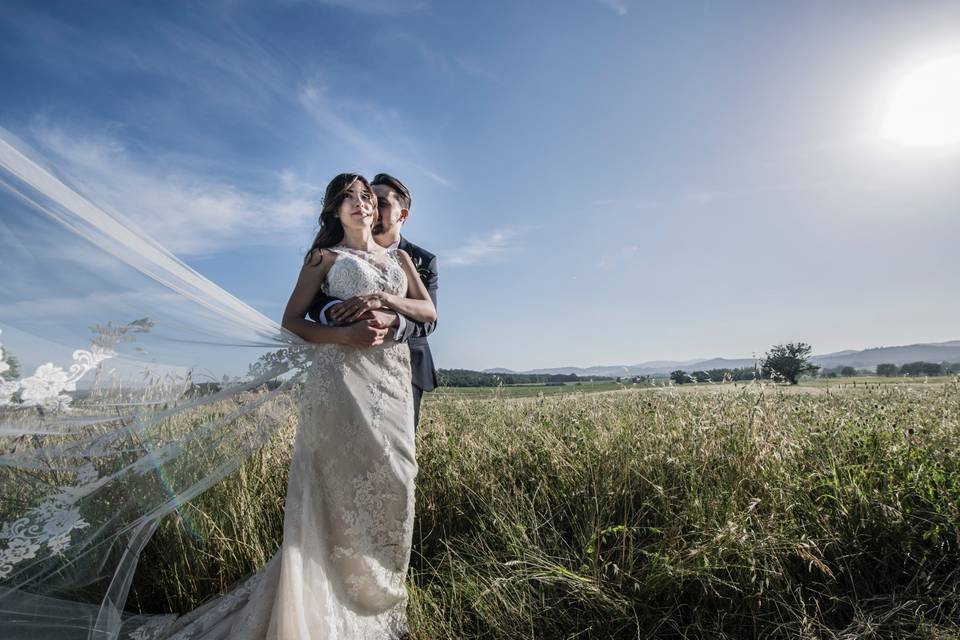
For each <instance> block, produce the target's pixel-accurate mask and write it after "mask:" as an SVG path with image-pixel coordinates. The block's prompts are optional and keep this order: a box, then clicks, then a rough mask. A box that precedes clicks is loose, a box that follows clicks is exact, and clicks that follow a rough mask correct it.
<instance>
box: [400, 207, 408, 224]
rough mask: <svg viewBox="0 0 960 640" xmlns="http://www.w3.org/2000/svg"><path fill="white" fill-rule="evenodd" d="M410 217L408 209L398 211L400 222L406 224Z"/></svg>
mask: <svg viewBox="0 0 960 640" xmlns="http://www.w3.org/2000/svg"><path fill="white" fill-rule="evenodd" d="M409 215H410V209H400V222H406V221H407V217H408V216H409Z"/></svg>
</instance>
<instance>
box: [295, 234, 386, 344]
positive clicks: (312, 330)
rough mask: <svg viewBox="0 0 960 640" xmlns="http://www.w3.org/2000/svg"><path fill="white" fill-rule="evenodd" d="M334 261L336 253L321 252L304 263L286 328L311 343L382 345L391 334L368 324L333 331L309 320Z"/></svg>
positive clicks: (357, 324)
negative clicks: (387, 335) (309, 312)
mask: <svg viewBox="0 0 960 640" xmlns="http://www.w3.org/2000/svg"><path fill="white" fill-rule="evenodd" d="M334 260H336V255H335V254H334V253H333V252H331V251H324V250H323V249H319V250H314V251H312V252H311V253H310V255H308V256H307V258H306V259H305V260H304V261H303V267H302V268H301V269H300V276H299V277H298V278H297V284H296V286H294V288H293V292H292V293H291V294H290V299H289V300H288V301H287V308H286V309H284V311H283V320H282V322H281V324H282V326H283V328H284V329H286V330H287V331H290V332H292V333H295V334H296V335H298V336H300V337H301V338H303V339H304V340H306V341H308V342H319V343H328V344H329V343H333V344H349V345H353V346H356V347H369V346H373V345H377V344H380V343H382V342H383V337H384V336H385V335H386V333H387V330H386V329H384V328H380V327H377V326H373V325H372V324H371V323H368V322H358V323H355V324H353V325H350V326H347V327H331V326H325V325H322V324H318V323H316V322H312V321H310V320H306V319H305V316H306V315H307V311H309V310H310V304H311V303H312V302H313V299H314V297H315V296H316V295H317V291H319V290H320V285H321V284H322V283H323V279H324V277H326V275H327V271H329V270H330V266H331V265H332V264H333V262H334Z"/></svg>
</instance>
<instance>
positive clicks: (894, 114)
mask: <svg viewBox="0 0 960 640" xmlns="http://www.w3.org/2000/svg"><path fill="white" fill-rule="evenodd" d="M882 135H883V137H884V138H885V139H887V140H891V141H893V142H898V143H900V144H903V145H909V146H925V147H936V146H947V145H953V144H957V143H960V55H956V56H952V57H948V58H940V59H938V60H933V61H930V62H927V63H926V64H924V65H921V66H920V67H917V68H916V69H914V70H913V71H911V72H910V73H908V74H907V75H906V76H905V77H904V78H903V79H902V80H901V81H900V84H899V85H898V86H897V88H896V90H895V91H894V93H893V95H892V96H891V99H890V102H889V105H888V107H887V112H886V117H885V118H884V121H883V128H882Z"/></svg>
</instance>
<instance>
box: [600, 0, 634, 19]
mask: <svg viewBox="0 0 960 640" xmlns="http://www.w3.org/2000/svg"><path fill="white" fill-rule="evenodd" d="M595 1H596V2H598V3H600V4H602V5H603V6H605V7H607V8H608V9H611V10H612V11H615V12H616V13H617V14H618V15H621V16H625V15H627V9H628V8H629V7H628V6H627V1H626V0H595Z"/></svg>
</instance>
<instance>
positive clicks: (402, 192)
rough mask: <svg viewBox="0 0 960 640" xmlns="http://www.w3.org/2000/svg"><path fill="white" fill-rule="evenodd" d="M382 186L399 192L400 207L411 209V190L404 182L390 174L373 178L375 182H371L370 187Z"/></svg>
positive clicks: (380, 174)
mask: <svg viewBox="0 0 960 640" xmlns="http://www.w3.org/2000/svg"><path fill="white" fill-rule="evenodd" d="M378 184H382V185H383V186H385V187H390V188H391V189H393V190H394V191H396V192H397V200H399V201H400V205H401V206H402V207H403V208H404V209H409V208H410V205H411V204H412V203H413V198H411V197H410V190H409V189H407V188H406V187H405V186H404V184H403V183H402V182H400V181H399V180H397V179H396V178H394V177H393V176H392V175H390V174H389V173H378V174H377V175H375V176H373V180H371V181H370V186H376V185H378Z"/></svg>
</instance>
